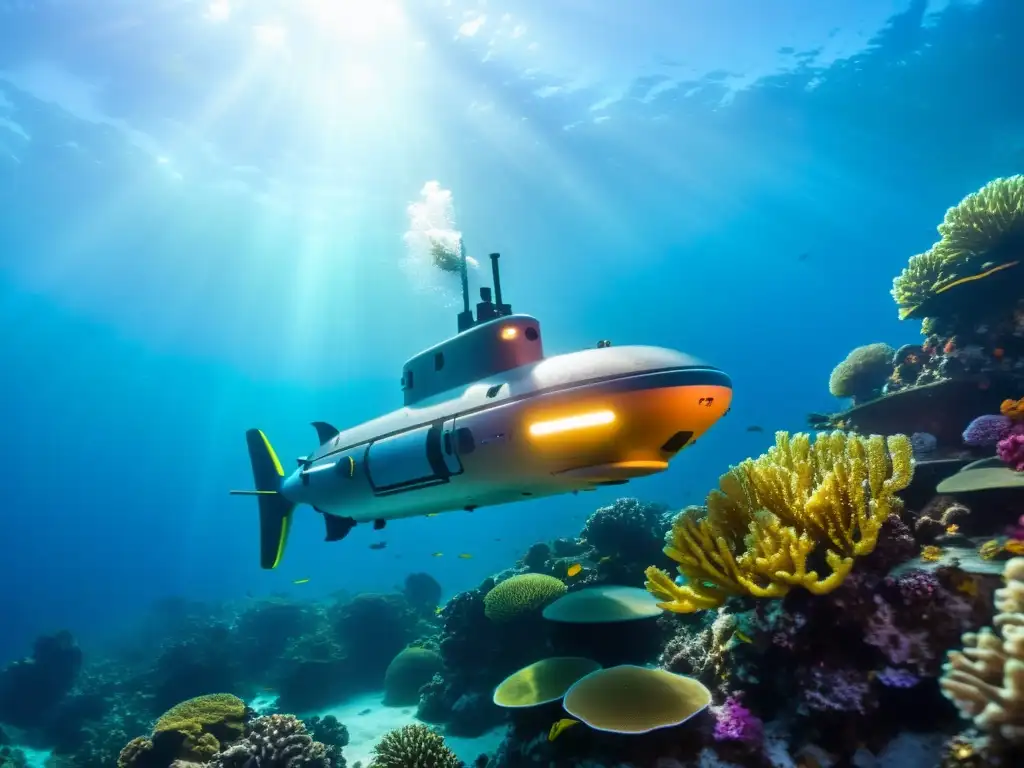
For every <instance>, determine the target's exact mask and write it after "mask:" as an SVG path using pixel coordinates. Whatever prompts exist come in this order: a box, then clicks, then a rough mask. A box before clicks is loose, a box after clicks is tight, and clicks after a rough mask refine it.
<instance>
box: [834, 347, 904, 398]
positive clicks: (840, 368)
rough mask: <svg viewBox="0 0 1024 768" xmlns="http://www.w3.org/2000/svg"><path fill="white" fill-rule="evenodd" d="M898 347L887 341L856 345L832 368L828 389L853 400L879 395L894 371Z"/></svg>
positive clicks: (838, 395) (837, 395)
mask: <svg viewBox="0 0 1024 768" xmlns="http://www.w3.org/2000/svg"><path fill="white" fill-rule="evenodd" d="M895 354H896V350H894V349H893V348H892V347H890V346H889V345H888V344H881V343H879V344H865V345H864V346H863V347H857V348H856V349H854V350H853V351H851V352H850V354H848V355H847V356H846V359H845V360H843V362H841V363H840V364H839V365H837V366H836V367H835V368H834V369H833V370H832V375H831V376H830V377H829V380H828V391H829V392H831V393H832V395H833V396H835V397H852V398H853V399H854V401H857V400H870V399H871V398H873V397H876V396H877V395H878V393H879V391H880V390H881V388H882V385H883V384H885V380H886V379H887V378H888V377H889V374H891V373H892V359H893V355H895Z"/></svg>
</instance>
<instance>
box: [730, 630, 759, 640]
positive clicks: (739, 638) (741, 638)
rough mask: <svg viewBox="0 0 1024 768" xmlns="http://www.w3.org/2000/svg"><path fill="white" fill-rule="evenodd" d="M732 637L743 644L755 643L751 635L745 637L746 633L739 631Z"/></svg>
mask: <svg viewBox="0 0 1024 768" xmlns="http://www.w3.org/2000/svg"><path fill="white" fill-rule="evenodd" d="M732 636H733V637H735V638H736V639H737V640H739V641H740V642H741V643H752V642H754V641H753V640H751V639H750V636H749V635H745V634H744V633H742V632H740V631H739V630H738V629H737V630H736V631H735V632H733V633H732Z"/></svg>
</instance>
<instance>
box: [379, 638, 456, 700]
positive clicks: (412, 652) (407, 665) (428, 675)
mask: <svg viewBox="0 0 1024 768" xmlns="http://www.w3.org/2000/svg"><path fill="white" fill-rule="evenodd" d="M441 667H442V662H441V657H440V656H439V655H438V654H437V652H436V651H432V650H430V649H429V648H406V649H405V650H403V651H401V652H400V653H399V654H398V655H397V656H395V658H394V659H392V661H391V663H390V664H389V665H388V669H387V671H386V672H385V673H384V705H385V706H387V707H404V706H407V705H411V704H415V703H417V702H418V701H419V700H420V688H422V687H423V686H424V685H426V684H427V683H429V682H430V681H431V680H432V679H433V677H434V675H435V674H436V673H438V672H440V671H441Z"/></svg>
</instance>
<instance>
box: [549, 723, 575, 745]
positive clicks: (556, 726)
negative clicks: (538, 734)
mask: <svg viewBox="0 0 1024 768" xmlns="http://www.w3.org/2000/svg"><path fill="white" fill-rule="evenodd" d="M578 723H579V720H573V719H572V718H571V717H563V718H562V719H561V720H556V721H555V722H554V723H552V724H551V730H550V731H548V741H554V740H555V739H557V738H558V737H559V736H561V735H562V731H564V730H565V729H566V728H571V727H572V726H574V725H577V724H578Z"/></svg>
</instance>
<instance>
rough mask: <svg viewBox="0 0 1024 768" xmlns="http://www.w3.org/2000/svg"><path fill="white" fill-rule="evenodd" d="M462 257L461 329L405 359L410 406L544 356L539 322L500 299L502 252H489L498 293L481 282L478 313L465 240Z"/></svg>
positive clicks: (404, 386)
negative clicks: (471, 291) (514, 311)
mask: <svg viewBox="0 0 1024 768" xmlns="http://www.w3.org/2000/svg"><path fill="white" fill-rule="evenodd" d="M460 257H461V262H460V264H459V276H460V278H461V280H462V311H461V312H460V313H459V315H458V328H459V332H458V334H457V335H455V336H452V337H451V338H450V339H447V340H445V341H442V342H441V343H440V344H436V345H435V346H433V347H430V348H429V349H426V350H424V351H422V352H420V353H419V354H418V355H416V356H414V357H411V358H410V359H409V360H408V361H406V363H405V366H404V367H403V369H402V391H403V392H404V393H405V405H406V406H414V405H417V404H419V403H421V402H422V401H424V400H426V399H428V398H430V397H433V396H434V395H437V394H439V393H441V392H446V391H447V390H449V389H453V388H455V387H459V386H465V385H466V384H470V383H472V382H474V381H479V380H481V379H486V378H488V377H490V376H494V375H495V374H498V373H502V372H504V371H507V370H510V369H512V368H518V367H519V366H521V365H526V364H527V363H532V362H535V361H537V360H541V359H543V357H544V347H543V344H542V341H541V333H540V322H539V321H538V320H537V319H536V318H535V317H531V316H530V315H515V314H512V306H511V305H510V304H505V303H503V302H502V300H501V275H500V273H499V270H498V259H499V258H501V254H498V253H492V254H491V255H490V258H491V275H492V277H493V281H494V294H493V298H492V295H491V289H490V288H489V287H487V286H482V287H481V288H480V301H479V302H477V305H476V317H474V316H473V310H472V309H471V308H470V302H469V276H468V274H467V269H466V251H465V247H464V246H462V252H461V254H460Z"/></svg>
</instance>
